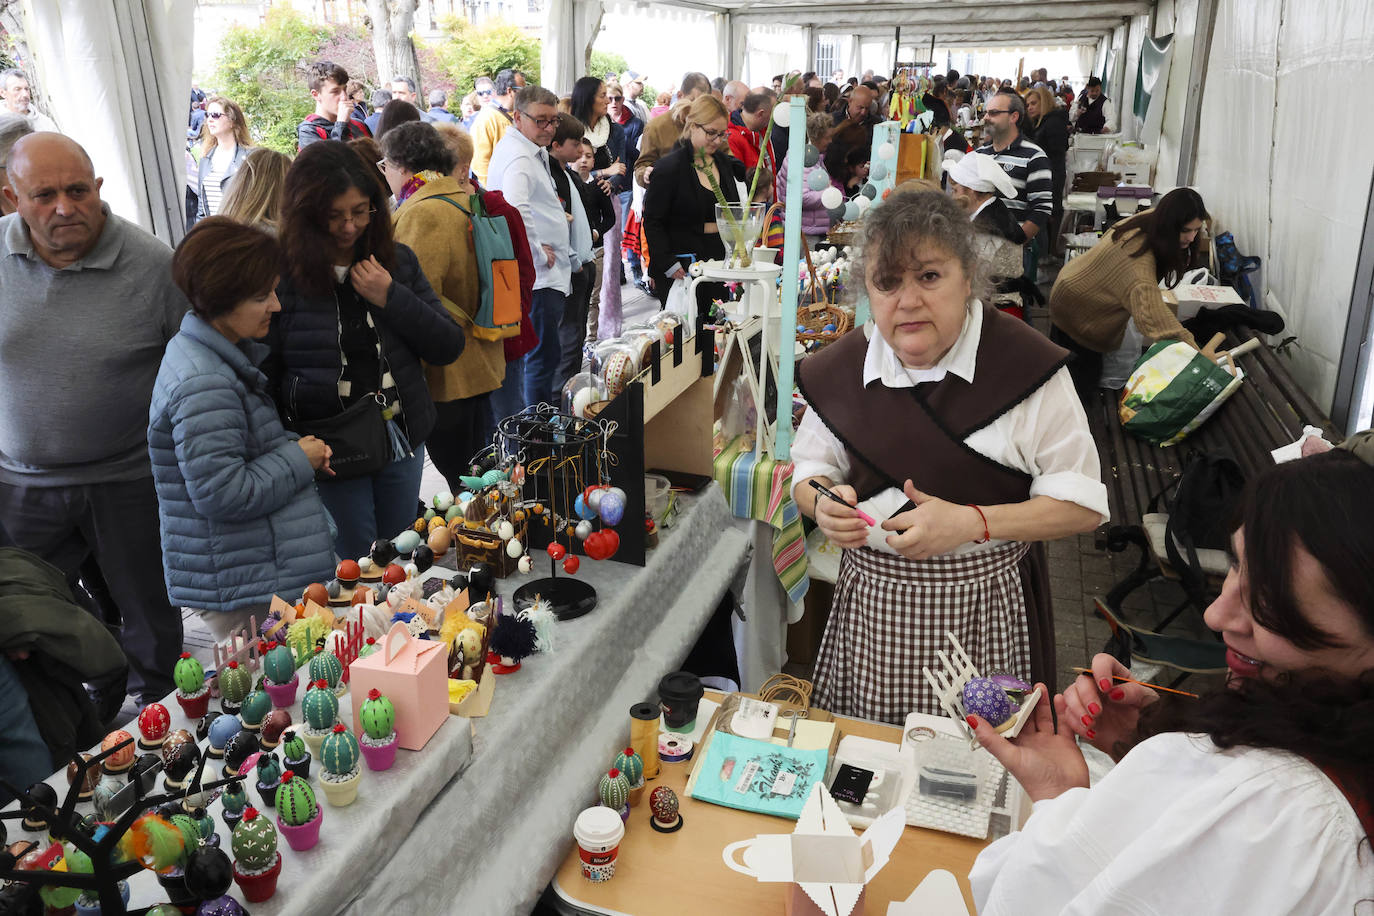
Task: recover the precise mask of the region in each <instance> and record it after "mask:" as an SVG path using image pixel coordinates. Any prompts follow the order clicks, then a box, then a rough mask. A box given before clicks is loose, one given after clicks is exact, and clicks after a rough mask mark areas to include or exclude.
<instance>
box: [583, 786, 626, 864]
mask: <svg viewBox="0 0 1374 916" xmlns="http://www.w3.org/2000/svg"><path fill="white" fill-rule="evenodd" d="M624 837H625V822H624V821H622V820H621V819H620V813H619V812H617V811H612V810H611V809H610V808H607V807H606V806H605V805H597V806H596V807H595V808H588V809H587V810H585V811H583V812H582V813H581V814H579V815H578V816H577V820H576V821H575V822H574V823H573V838H574V839H576V840H577V854H578V857H579V858H581V859H582V877H584V878H586V879H587V880H588V881H598V882H599V881H609V880H611V879H612V878H614V877H615V860H616V856H617V855H619V853H620V841H621V840H622V839H624Z"/></svg>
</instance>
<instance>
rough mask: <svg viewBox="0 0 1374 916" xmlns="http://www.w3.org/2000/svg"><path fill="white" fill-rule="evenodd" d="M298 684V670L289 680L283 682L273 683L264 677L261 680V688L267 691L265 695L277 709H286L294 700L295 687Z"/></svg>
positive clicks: (299, 682)
mask: <svg viewBox="0 0 1374 916" xmlns="http://www.w3.org/2000/svg"><path fill="white" fill-rule="evenodd" d="M300 684H301V676H300V673H299V672H297V673H296V674H293V675H291V680H289V681H287V682H286V683H285V684H274V683H272V682H271V681H269V680H266V679H263V682H262V686H263V689H265V690H266V691H267V695H268V696H269V697H270V698H271V699H272V705H273V706H274V707H276V708H277V709H286V708H288V707H289V706H291V704H293V703H295V702H296V689H297V688H298V687H300Z"/></svg>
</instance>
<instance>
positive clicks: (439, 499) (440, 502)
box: [434, 490, 453, 512]
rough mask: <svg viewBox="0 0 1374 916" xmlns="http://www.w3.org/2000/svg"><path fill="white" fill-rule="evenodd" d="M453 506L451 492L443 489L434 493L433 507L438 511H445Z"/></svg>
mask: <svg viewBox="0 0 1374 916" xmlns="http://www.w3.org/2000/svg"><path fill="white" fill-rule="evenodd" d="M452 506H453V494H452V493H450V492H449V491H447V490H443V491H441V492H439V493H435V494H434V508H435V509H436V510H437V511H439V512H447V511H448V510H449V509H450V508H451V507H452Z"/></svg>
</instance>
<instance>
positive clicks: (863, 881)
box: [722, 783, 906, 916]
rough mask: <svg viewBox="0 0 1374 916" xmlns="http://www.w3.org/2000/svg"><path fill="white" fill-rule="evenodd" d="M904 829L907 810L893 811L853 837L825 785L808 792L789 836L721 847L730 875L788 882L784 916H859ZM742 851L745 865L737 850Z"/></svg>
mask: <svg viewBox="0 0 1374 916" xmlns="http://www.w3.org/2000/svg"><path fill="white" fill-rule="evenodd" d="M905 827H906V811H905V810H904V809H902V808H893V809H892V810H891V811H889V812H887V813H886V814H884V815H882V816H881V817H879V818H878V819H877V820H875V821H874V822H873V824H872V825H871V826H870V827H869V828H868V829H867V830H865V831H864V832H863V835H862V836H855V835H854V830H853V828H851V827H850V826H849V822H848V821H846V820H845V817H844V813H843V812H842V811H840V808H839V806H838V805H836V804H835V800H834V799H833V798H831V797H830V793H829V792H827V791H826V790H825V786H823V785H821V784H820V783H817V784H816V785H815V786H813V787H812V789H811V795H810V797H809V798H807V800H806V807H804V808H803V809H802V813H801V816H800V817H799V818H797V826H796V829H794V830H793V831H792V832H791V833H761V834H759V835H758V836H756V837H754V838H753V839H749V840H741V841H739V842H738V843H731V844H730V845H729V846H726V847H725V850H724V852H723V853H722V857H723V858H724V859H725V864H726V865H728V866H729V867H730V868H731V869H733V870H734V871H737V872H740V873H741V874H745V875H752V876H753V877H755V878H757V879H758V880H760V881H769V882H788V883H790V885H791V886H790V887H789V888H788V889H787V896H786V900H785V912H786V913H787V916H863V912H864V888H865V887H866V886H867V884H868V882H870V881H872V880H873V878H874V876H875V875H877V874H878V872H879V871H880V870H881V869H882V867H883V866H884V865H886V864H887V860H888V858H889V857H890V856H891V855H892V850H893V848H894V847H895V846H896V845H897V841H898V840H900V839H901V838H902V830H903V829H905ZM741 849H742V850H743V851H744V863H743V864H741V863H739V862H737V861H735V851H736V850H741Z"/></svg>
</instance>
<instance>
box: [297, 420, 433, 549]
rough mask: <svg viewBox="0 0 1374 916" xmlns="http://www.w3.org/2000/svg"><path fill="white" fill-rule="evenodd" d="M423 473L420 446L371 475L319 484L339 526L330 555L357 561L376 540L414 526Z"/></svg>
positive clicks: (391, 536) (331, 513)
mask: <svg viewBox="0 0 1374 916" xmlns="http://www.w3.org/2000/svg"><path fill="white" fill-rule="evenodd" d="M424 472H425V448H424V446H423V445H422V446H420V447H419V448H417V449H415V454H414V455H411V456H410V457H409V458H402V459H401V460H399V461H393V462H391V463H390V464H388V465H387V466H386V467H384V468H382V469H381V470H380V471H377V472H376V473H375V474H369V475H368V476H366V477H355V478H354V479H352V480H321V481H319V482H318V483H317V486H318V487H319V490H320V499H321V500H323V501H324V507H325V508H326V509H328V510H329V514H330V515H332V516H334V522H335V523H336V524H337V525H338V526H339V536H338V538H337V539H336V540H335V541H334V552H335V553H337V554H338V555H339V556H340V557H342V558H343V559H345V560H349V559H357V558H358V557H361V556H363V555H364V554H366V553H367V551H368V548H370V547H371V546H372V542H373V541H375V540H376V539H377V538H382V537H384V538H394V537H395V536H396V535H398V534H400V533H401V532H402V531H404V530H405V529H407V528H409V527H410V526H411V525H412V524H414V523H415V510H416V507H417V504H418V501H419V499H420V478H421V476H422V475H423V474H424Z"/></svg>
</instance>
